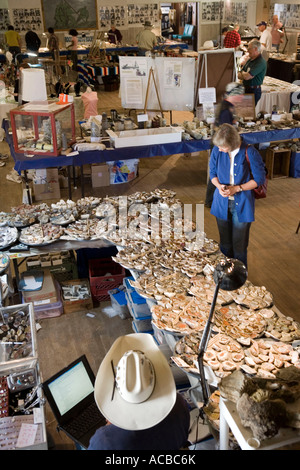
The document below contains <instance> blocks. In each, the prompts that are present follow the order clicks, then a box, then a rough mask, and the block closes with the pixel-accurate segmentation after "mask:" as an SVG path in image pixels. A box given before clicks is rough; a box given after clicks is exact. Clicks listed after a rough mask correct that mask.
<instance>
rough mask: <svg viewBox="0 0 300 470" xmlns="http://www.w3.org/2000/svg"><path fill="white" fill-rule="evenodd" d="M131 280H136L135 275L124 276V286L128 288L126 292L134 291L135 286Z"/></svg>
mask: <svg viewBox="0 0 300 470" xmlns="http://www.w3.org/2000/svg"><path fill="white" fill-rule="evenodd" d="M129 281H134V277H132V276H130V277H124V279H123V286H124V287H125V289H126V292H132V291H133V290H134V288H133V287H132V286H131V285H130V284H129Z"/></svg>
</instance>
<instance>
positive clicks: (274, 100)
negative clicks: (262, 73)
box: [255, 77, 300, 114]
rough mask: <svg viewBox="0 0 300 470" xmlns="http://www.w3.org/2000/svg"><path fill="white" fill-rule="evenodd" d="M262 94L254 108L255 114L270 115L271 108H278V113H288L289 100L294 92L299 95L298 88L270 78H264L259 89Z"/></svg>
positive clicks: (299, 88)
mask: <svg viewBox="0 0 300 470" xmlns="http://www.w3.org/2000/svg"><path fill="white" fill-rule="evenodd" d="M261 90H262V94H261V98H260V100H259V102H258V103H257V105H256V107H255V112H256V114H258V113H259V112H260V111H264V112H266V113H272V109H273V106H275V105H276V106H278V109H279V110H280V111H285V112H287V113H289V112H290V109H291V98H292V96H291V95H292V94H293V93H295V92H298V93H300V87H299V86H298V85H293V84H291V83H288V82H285V81H282V80H277V79H276V78H272V77H265V79H264V82H263V85H262V87H261Z"/></svg>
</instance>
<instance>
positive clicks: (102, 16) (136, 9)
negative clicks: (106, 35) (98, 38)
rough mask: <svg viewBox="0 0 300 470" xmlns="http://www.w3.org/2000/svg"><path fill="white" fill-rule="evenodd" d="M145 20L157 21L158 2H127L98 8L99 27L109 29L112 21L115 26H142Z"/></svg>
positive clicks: (123, 27)
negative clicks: (137, 3)
mask: <svg viewBox="0 0 300 470" xmlns="http://www.w3.org/2000/svg"><path fill="white" fill-rule="evenodd" d="M145 21H151V23H152V24H157V23H159V21H160V19H159V8H158V4H157V3H155V4H152V3H149V4H147V3H146V4H141V5H136V4H133V3H131V4H128V5H126V6H124V5H102V6H100V8H99V29H100V30H105V31H107V29H109V27H110V25H111V23H112V22H113V23H114V24H115V26H116V28H120V29H127V28H128V27H137V26H143V24H144V23H145Z"/></svg>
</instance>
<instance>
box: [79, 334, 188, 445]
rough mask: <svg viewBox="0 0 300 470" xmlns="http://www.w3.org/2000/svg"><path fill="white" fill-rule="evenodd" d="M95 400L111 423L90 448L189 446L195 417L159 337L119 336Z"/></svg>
mask: <svg viewBox="0 0 300 470" xmlns="http://www.w3.org/2000/svg"><path fill="white" fill-rule="evenodd" d="M94 395H95V401H96V403H97V405H98V408H99V409H100V411H101V413H102V414H103V415H104V416H105V418H106V419H107V425H106V426H102V427H100V428H99V429H98V430H97V431H96V433H95V434H94V436H92V438H91V439H90V444H89V447H88V450H126V451H138V450H179V449H181V448H182V447H183V446H185V445H186V443H187V439H188V433H189V426H190V414H189V410H188V407H187V403H186V401H185V400H184V398H183V397H182V396H181V395H180V394H179V393H177V392H176V386H175V382H174V378H173V374H172V372H171V369H170V366H169V364H168V361H167V360H166V358H165V356H164V355H163V353H162V352H161V351H160V349H159V348H158V346H157V344H156V343H155V340H154V339H153V337H152V336H151V335H149V334H147V333H134V334H129V335H125V336H121V337H119V338H118V339H117V340H116V341H115V342H114V343H113V345H112V346H111V348H110V350H109V351H108V353H107V354H106V356H105V358H104V359H103V361H102V363H101V364H100V368H99V370H98V373H97V376H96V380H95V391H94Z"/></svg>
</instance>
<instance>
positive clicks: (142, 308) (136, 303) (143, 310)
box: [126, 290, 151, 320]
mask: <svg viewBox="0 0 300 470" xmlns="http://www.w3.org/2000/svg"><path fill="white" fill-rule="evenodd" d="M126 297H127V303H128V304H130V305H131V307H132V310H133V316H134V318H135V319H137V320H144V319H145V318H151V311H150V309H149V307H148V304H147V302H146V299H144V297H141V296H140V295H139V294H138V293H137V292H136V291H135V290H133V291H132V292H126Z"/></svg>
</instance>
